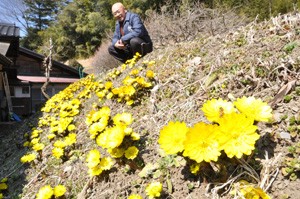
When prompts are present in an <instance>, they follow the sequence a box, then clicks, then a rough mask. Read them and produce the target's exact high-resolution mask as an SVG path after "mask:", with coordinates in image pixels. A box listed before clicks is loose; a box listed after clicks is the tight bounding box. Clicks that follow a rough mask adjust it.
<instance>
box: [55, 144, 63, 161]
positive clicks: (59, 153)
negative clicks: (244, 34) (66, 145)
mask: <svg viewBox="0 0 300 199" xmlns="http://www.w3.org/2000/svg"><path fill="white" fill-rule="evenodd" d="M52 155H53V156H54V157H55V158H57V159H59V158H60V157H61V156H63V155H64V149H62V148H58V147H54V148H53V149H52Z"/></svg>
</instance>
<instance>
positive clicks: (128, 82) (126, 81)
mask: <svg viewBox="0 0 300 199" xmlns="http://www.w3.org/2000/svg"><path fill="white" fill-rule="evenodd" d="M135 81H136V80H135V79H134V78H132V77H130V76H126V77H125V78H124V79H123V81H122V83H123V84H124V85H125V86H129V85H132V84H133V83H134V82H135Z"/></svg>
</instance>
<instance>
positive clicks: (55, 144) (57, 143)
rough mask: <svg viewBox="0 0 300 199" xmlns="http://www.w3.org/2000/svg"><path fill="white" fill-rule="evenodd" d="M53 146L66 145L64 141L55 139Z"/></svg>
mask: <svg viewBox="0 0 300 199" xmlns="http://www.w3.org/2000/svg"><path fill="white" fill-rule="evenodd" d="M53 146H54V147H57V148H65V147H66V143H65V142H64V141H62V140H56V141H55V142H54V144H53Z"/></svg>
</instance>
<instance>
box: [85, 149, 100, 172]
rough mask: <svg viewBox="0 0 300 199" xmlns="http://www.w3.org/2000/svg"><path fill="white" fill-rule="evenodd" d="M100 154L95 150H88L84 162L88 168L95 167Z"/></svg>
mask: <svg viewBox="0 0 300 199" xmlns="http://www.w3.org/2000/svg"><path fill="white" fill-rule="evenodd" d="M100 157H101V154H100V152H99V151H98V150H97V149H93V150H90V151H89V153H88V155H87V158H86V161H87V164H88V167H89V168H93V167H96V166H97V165H98V164H99V163H100Z"/></svg>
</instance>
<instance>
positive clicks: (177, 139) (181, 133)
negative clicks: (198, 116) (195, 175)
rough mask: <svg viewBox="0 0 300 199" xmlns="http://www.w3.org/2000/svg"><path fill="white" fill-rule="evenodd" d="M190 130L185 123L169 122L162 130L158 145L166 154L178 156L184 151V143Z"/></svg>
mask: <svg viewBox="0 0 300 199" xmlns="http://www.w3.org/2000/svg"><path fill="white" fill-rule="evenodd" d="M188 130H189V128H188V127H187V126H186V124H185V123H184V122H182V123H181V122H178V121H177V122H169V124H168V125H167V126H165V127H164V128H163V129H161V130H160V135H159V139H158V143H159V145H160V147H161V148H162V149H163V150H164V151H165V153H166V154H176V153H178V152H181V151H183V149H184V146H183V142H184V140H185V138H186V134H187V132H188Z"/></svg>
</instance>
